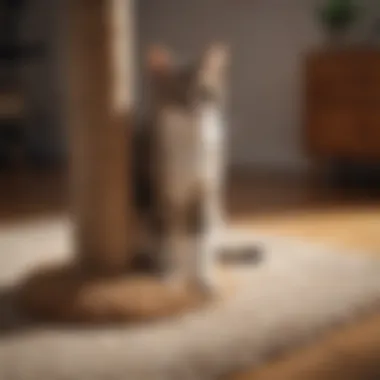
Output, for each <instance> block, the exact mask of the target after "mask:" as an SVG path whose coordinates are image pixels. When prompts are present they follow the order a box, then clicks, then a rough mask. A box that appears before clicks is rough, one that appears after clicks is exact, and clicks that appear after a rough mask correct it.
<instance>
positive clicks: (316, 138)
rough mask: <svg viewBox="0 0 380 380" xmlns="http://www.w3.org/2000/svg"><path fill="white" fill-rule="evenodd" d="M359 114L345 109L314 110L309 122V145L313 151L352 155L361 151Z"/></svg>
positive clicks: (363, 146)
mask: <svg viewBox="0 0 380 380" xmlns="http://www.w3.org/2000/svg"><path fill="white" fill-rule="evenodd" d="M361 132H362V131H361V121H360V117H359V115H356V114H353V113H351V112H347V110H339V109H335V110H334V109H326V110H320V111H319V112H316V113H315V114H314V115H313V116H312V117H311V119H310V122H309V134H308V138H309V146H310V148H311V150H312V151H314V152H315V153H321V154H327V155H330V154H341V155H353V154H355V155H356V154H360V153H361V152H363V151H364V150H365V149H366V147H365V139H364V135H363V133H361Z"/></svg>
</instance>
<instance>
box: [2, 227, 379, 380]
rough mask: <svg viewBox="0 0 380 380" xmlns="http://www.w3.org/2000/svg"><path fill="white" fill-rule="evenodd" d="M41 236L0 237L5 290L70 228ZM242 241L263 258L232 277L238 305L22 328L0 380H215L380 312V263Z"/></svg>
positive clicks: (8, 348) (8, 335)
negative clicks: (164, 316)
mask: <svg viewBox="0 0 380 380" xmlns="http://www.w3.org/2000/svg"><path fill="white" fill-rule="evenodd" d="M40 228H41V230H35V228H34V229H30V230H28V231H23V233H20V231H18V233H17V234H16V233H14V234H13V235H12V233H13V232H12V231H11V232H10V233H8V234H7V235H6V236H5V235H2V234H1V232H0V251H1V252H2V255H1V256H0V268H1V269H0V283H2V284H4V285H5V284H7V283H12V282H14V281H16V280H17V278H18V277H19V276H20V275H21V274H22V273H23V272H24V271H25V270H26V269H27V267H29V266H30V265H31V264H32V263H37V262H41V260H42V261H44V260H45V259H46V256H47V255H49V256H51V252H55V250H56V249H57V251H61V250H62V248H63V246H61V245H59V244H61V243H63V242H64V241H65V238H64V237H65V236H67V230H66V229H65V228H64V227H63V226H62V225H61V224H59V223H56V224H54V223H49V224H48V225H45V226H42V225H41V226H40ZM22 236H23V238H21V237H22ZM42 236H43V238H42ZM38 237H39V238H38ZM24 239H25V240H24ZM244 240H245V243H247V242H251V243H252V242H253V243H256V242H257V241H259V242H260V243H261V245H262V246H263V247H265V257H264V260H262V261H261V262H260V263H258V265H256V266H252V265H249V266H246V267H243V268H240V269H239V268H236V267H234V269H233V270H232V269H231V270H230V271H229V273H228V274H229V278H232V279H233V282H234V283H235V284H237V291H236V292H235V293H234V296H233V297H227V298H226V299H225V300H223V302H219V303H216V304H211V305H209V306H208V307H206V308H203V309H200V310H198V311H195V312H191V313H188V314H186V315H184V316H181V317H176V318H171V319H170V320H166V321H161V322H156V323H154V324H144V325H141V324H140V325H128V326H124V327H121V326H120V325H119V326H114V327H108V328H106V327H103V328H86V329H81V328H78V327H71V328H70V327H65V328H59V327H57V326H55V327H54V326H48V325H45V326H38V328H37V327H33V326H29V327H25V326H24V327H25V328H26V330H25V329H17V323H15V324H14V326H13V329H12V331H6V330H5V329H4V331H3V335H1V336H0V379H13V380H40V379H49V380H56V379H57V380H58V379H65V380H76V379H81V380H87V379H88V380H106V379H114V380H119V379H120V380H124V379H133V380H140V379H143V380H149V379H165V380H171V379H173V380H177V379H189V380H190V379H194V380H203V379H205V380H206V379H214V378H217V376H220V375H224V374H227V373H229V372H230V371H233V370H239V369H243V368H244V367H245V366H252V365H254V364H257V365H258V364H259V363H261V362H262V361H264V360H266V359H267V358H268V356H272V355H274V354H278V353H279V352H282V351H283V350H286V349H290V348H294V347H295V346H297V345H300V344H302V343H305V342H306V341H309V340H310V339H312V338H315V337H318V336H320V335H321V334H322V333H324V332H326V331H328V330H329V329H331V328H332V327H336V326H339V325H341V324H343V323H345V322H348V321H351V320H352V319H353V318H356V317H357V316H359V315H362V314H364V313H365V312H367V311H371V312H375V311H376V308H377V306H378V305H379V303H380V262H379V261H378V260H376V259H374V258H371V257H365V256H364V255H355V254H340V253H339V252H336V251H334V250H332V249H329V248H328V247H323V246H317V245H316V246H314V245H309V244H304V243H302V242H298V241H290V240H286V239H278V238H275V237H265V236H253V235H252V234H251V233H249V232H248V233H247V232H245V233H241V232H239V233H231V235H230V236H228V237H227V238H226V244H228V243H231V244H233V245H236V244H237V243H238V242H240V243H241V242H243V241H244ZM57 242H58V243H59V244H58V245H59V246H57ZM4 248H7V249H4ZM42 248H43V249H42ZM66 248H67V247H65V249H66ZM45 249H46V250H47V252H48V253H46V256H43V255H42V254H41V252H45ZM26 250H27V251H28V253H27V254H26V253H24V254H23V252H26ZM16 251H17V252H18V253H19V254H18V255H14V253H15V252H16ZM3 252H4V254H3ZM63 256H64V255H63ZM60 257H61V258H62V256H60ZM0 308H1V305H0ZM3 311H4V310H3ZM6 315H7V316H8V319H9V318H10V319H13V320H17V318H18V316H17V315H15V314H12V313H8V314H7V313H4V312H2V311H1V310H0V316H1V317H0V323H1V318H4V316H6ZM8 322H9V320H8Z"/></svg>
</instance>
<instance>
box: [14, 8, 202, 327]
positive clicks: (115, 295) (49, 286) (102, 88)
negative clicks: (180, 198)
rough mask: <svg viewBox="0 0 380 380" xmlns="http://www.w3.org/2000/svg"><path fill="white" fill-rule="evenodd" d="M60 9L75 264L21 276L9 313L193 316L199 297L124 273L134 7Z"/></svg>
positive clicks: (129, 224)
mask: <svg viewBox="0 0 380 380" xmlns="http://www.w3.org/2000/svg"><path fill="white" fill-rule="evenodd" d="M67 5H68V9H67V10H68V15H67V19H68V30H67V36H68V38H67V42H68V44H67V47H68V49H67V57H68V61H67V65H68V93H69V123H68V124H69V125H68V130H69V147H70V170H71V190H72V192H71V200H72V203H71V204H72V215H73V219H74V224H75V233H74V236H73V238H74V241H75V244H74V246H75V252H74V254H75V255H74V257H75V258H76V260H74V261H69V262H67V263H64V264H63V265H59V264H58V265H57V264H55V265H54V264H53V265H52V266H50V267H42V268H38V269H37V270H36V271H34V272H33V273H31V274H29V275H28V276H27V277H26V278H25V279H24V281H23V282H22V283H21V284H20V285H19V287H18V288H17V289H16V292H15V299H16V304H17V305H18V306H19V308H20V309H21V310H23V311H26V312H27V313H28V314H29V315H32V316H34V317H36V318H39V319H42V320H49V321H58V322H85V323H88V322H92V323H108V322H124V321H131V320H136V319H137V320H140V321H141V320H152V319H157V318H161V317H166V316H171V315H173V314H178V313H182V312H184V311H186V310H188V309H189V308H192V307H197V306H199V305H200V304H201V303H203V302H204V301H205V300H206V298H205V297H204V295H203V294H201V293H200V292H199V290H198V289H193V288H192V287H190V286H184V287H183V288H181V289H176V288H173V287H171V286H170V285H168V284H166V283H165V282H162V281H160V280H159V279H157V278H155V277H153V276H149V275H145V276H144V275H142V274H140V275H138V274H136V275H133V273H132V272H133V271H132V267H131V265H130V264H131V263H132V257H133V253H134V251H135V247H136V246H135V243H134V236H137V231H134V228H133V227H134V226H135V225H136V223H134V215H133V207H132V206H133V205H132V204H131V200H132V198H131V191H130V184H131V182H130V181H129V180H130V174H131V173H130V162H129V161H130V156H129V154H130V151H131V149H130V148H131V147H130V146H129V144H130V142H131V139H130V133H131V128H130V127H131V125H130V123H131V111H132V100H133V97H132V95H133V83H132V80H133V60H134V54H133V26H132V21H133V13H132V12H133V9H132V6H133V0H92V1H87V0H69V1H68V2H67ZM78 264H79V265H78ZM128 267H129V268H128ZM78 269H79V270H78ZM127 269H129V270H127Z"/></svg>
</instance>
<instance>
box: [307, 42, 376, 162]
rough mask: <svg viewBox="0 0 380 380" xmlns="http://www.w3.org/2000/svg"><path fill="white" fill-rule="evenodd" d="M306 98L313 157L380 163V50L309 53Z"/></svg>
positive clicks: (310, 151)
mask: <svg viewBox="0 0 380 380" xmlns="http://www.w3.org/2000/svg"><path fill="white" fill-rule="evenodd" d="M305 99H306V104H305V132H306V133H305V142H306V148H307V151H308V153H309V154H310V155H312V156H313V157H314V158H343V159H358V160H359V159H379V160H380V50H365V49H361V50H345V51H319V52H314V53H312V54H310V55H309V56H308V57H307V60H306V75H305Z"/></svg>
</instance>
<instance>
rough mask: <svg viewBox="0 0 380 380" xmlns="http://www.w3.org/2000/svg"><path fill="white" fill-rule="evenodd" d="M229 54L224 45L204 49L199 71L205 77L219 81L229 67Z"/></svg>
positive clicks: (216, 44) (214, 45)
mask: <svg viewBox="0 0 380 380" xmlns="http://www.w3.org/2000/svg"><path fill="white" fill-rule="evenodd" d="M229 61H230V53H229V49H228V47H227V46H226V45H225V44H222V43H214V44H212V45H211V46H209V47H208V49H206V51H205V53H204V54H203V57H202V61H201V71H202V73H203V74H204V75H206V76H209V75H211V76H213V77H215V79H216V78H219V79H222V77H223V76H224V74H225V71H226V69H227V67H228V65H229Z"/></svg>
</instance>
